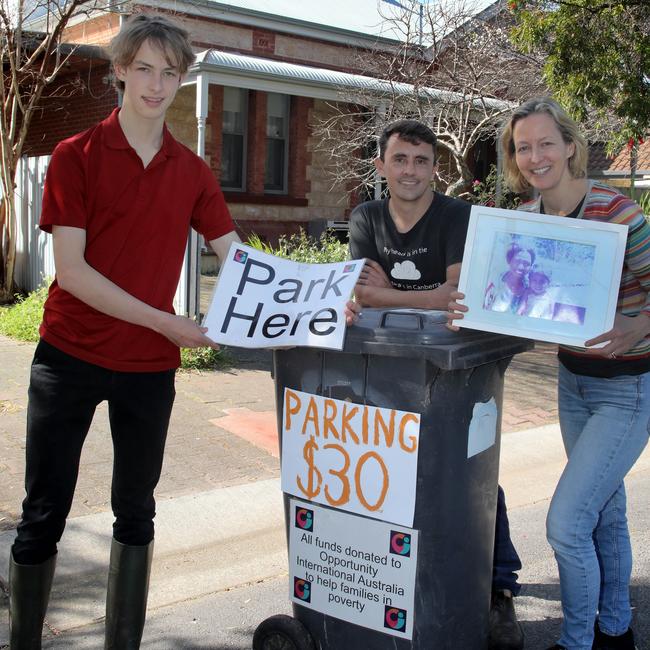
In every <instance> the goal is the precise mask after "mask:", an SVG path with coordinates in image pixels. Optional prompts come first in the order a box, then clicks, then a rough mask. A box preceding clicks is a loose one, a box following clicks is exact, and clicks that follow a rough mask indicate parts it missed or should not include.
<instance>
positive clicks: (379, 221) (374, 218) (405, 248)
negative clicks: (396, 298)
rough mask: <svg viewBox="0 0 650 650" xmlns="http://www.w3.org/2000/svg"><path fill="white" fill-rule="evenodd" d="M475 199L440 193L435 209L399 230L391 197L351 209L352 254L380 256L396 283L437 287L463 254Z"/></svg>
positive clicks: (401, 286)
mask: <svg viewBox="0 0 650 650" xmlns="http://www.w3.org/2000/svg"><path fill="white" fill-rule="evenodd" d="M470 210H471V205H470V204H469V203H466V202H465V201H461V200H460V199H455V198H452V197H450V196H446V195H445V194H440V193H439V192H436V193H435V196H434V199H433V201H432V202H431V205H430V206H429V209H428V210H427V211H426V213H425V214H424V215H423V217H422V218H421V219H420V220H419V221H418V222H417V223H416V224H415V226H413V228H411V230H409V231H408V232H405V233H401V232H398V230H397V228H395V224H394V223H393V219H392V218H391V216H390V212H389V211H388V199H383V200H381V201H368V202H367V203H362V204H361V205H359V206H357V207H356V208H355V209H354V210H353V211H352V214H351V215H350V257H351V259H360V258H361V257H367V258H369V259H371V260H374V261H375V262H379V264H381V266H382V268H383V269H384V272H385V273H386V275H387V276H388V277H389V278H390V281H391V284H392V285H393V287H394V288H395V289H400V290H403V291H409V290H416V291H422V290H425V289H435V288H436V287H438V286H439V285H441V284H442V283H443V282H445V280H446V279H447V267H448V266H450V265H452V264H457V263H459V262H461V261H462V259H463V250H464V248H465V238H466V236H467V225H468V223H469V213H470Z"/></svg>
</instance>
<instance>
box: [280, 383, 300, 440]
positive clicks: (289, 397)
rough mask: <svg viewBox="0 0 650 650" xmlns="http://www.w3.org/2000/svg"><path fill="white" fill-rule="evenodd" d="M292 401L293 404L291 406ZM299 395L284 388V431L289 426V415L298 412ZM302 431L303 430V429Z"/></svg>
mask: <svg viewBox="0 0 650 650" xmlns="http://www.w3.org/2000/svg"><path fill="white" fill-rule="evenodd" d="M292 401H293V403H294V406H293V407H292V406H291V402H292ZM301 406H302V405H301V403H300V397H299V396H298V395H297V394H296V393H294V392H293V391H292V390H291V389H289V388H285V389H284V428H285V431H288V430H289V429H290V428H291V416H292V415H295V414H296V413H299V412H300V407H301ZM303 433H304V430H303Z"/></svg>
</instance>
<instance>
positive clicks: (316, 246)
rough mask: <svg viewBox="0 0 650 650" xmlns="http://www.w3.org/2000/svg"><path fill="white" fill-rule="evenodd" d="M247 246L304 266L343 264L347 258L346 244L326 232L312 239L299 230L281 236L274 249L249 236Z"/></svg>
mask: <svg viewBox="0 0 650 650" xmlns="http://www.w3.org/2000/svg"><path fill="white" fill-rule="evenodd" d="M247 244H248V245H249V246H251V247H252V248H256V249H257V250H260V251H262V252H263V253H269V254H271V255H275V256H277V257H282V258H284V259H288V260H293V261H294V262H303V263H306V264H326V263H328V262H344V261H345V260H346V259H347V257H348V245H347V243H345V242H340V241H339V240H338V239H337V238H336V237H335V236H334V235H333V234H332V233H331V232H328V231H325V232H324V233H323V234H322V235H321V236H320V237H319V238H318V239H314V238H313V237H310V236H309V235H308V234H307V233H306V232H305V231H304V230H303V229H302V228H301V229H300V232H299V233H297V234H294V235H290V236H289V237H287V236H286V235H282V236H281V237H280V240H279V241H278V245H277V246H275V247H273V246H271V245H270V244H267V243H266V242H264V241H262V240H261V239H260V237H259V236H258V235H251V236H250V237H249V239H248V242H247Z"/></svg>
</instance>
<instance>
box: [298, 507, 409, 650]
mask: <svg viewBox="0 0 650 650" xmlns="http://www.w3.org/2000/svg"><path fill="white" fill-rule="evenodd" d="M289 517H290V519H289V571H290V573H289V594H290V598H291V599H292V600H293V602H295V603H298V604H300V605H302V606H304V607H309V608H310V609H314V610H316V611H319V612H322V613H323V614H328V615H329V616H334V617H336V618H340V619H342V620H344V621H348V622H350V623H355V624H356V625H362V626H364V627H367V628H370V629H373V630H377V631H378V632H383V633H384V634H390V635H392V636H396V637H400V638H404V639H409V640H410V639H411V638H412V637H413V608H414V594H415V571H416V566H417V554H418V532H417V531H416V530H411V529H410V528H406V527H401V526H395V525H394V524H387V523H384V522H381V521H375V520H372V519H367V518H366V517H359V516H358V515H351V514H348V513H345V512H340V511H338V510H332V509H329V508H322V507H320V506H316V505H314V504H313V503H306V502H303V501H298V500H296V499H291V500H290V515H289Z"/></svg>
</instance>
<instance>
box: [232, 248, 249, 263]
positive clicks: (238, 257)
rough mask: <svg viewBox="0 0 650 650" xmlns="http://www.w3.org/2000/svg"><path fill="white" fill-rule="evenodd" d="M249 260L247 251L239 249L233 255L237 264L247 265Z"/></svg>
mask: <svg viewBox="0 0 650 650" xmlns="http://www.w3.org/2000/svg"><path fill="white" fill-rule="evenodd" d="M247 259H248V253H247V252H246V251H243V250H242V249H241V248H238V249H237V250H236V251H235V254H234V255H233V260H235V262H239V263H240V264H246V260H247Z"/></svg>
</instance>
